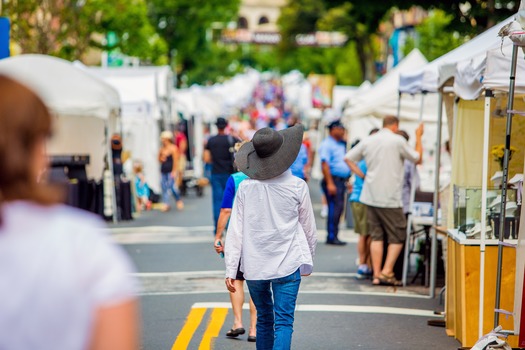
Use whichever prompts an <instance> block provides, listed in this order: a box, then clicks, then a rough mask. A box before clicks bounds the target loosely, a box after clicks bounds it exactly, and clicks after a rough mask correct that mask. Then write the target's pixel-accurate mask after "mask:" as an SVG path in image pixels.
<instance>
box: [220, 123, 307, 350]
mask: <svg viewBox="0 0 525 350" xmlns="http://www.w3.org/2000/svg"><path fill="white" fill-rule="evenodd" d="M302 138H303V127H302V126H301V125H296V126H294V127H291V128H288V129H285V130H282V131H279V132H277V131H275V130H273V129H270V128H263V129H261V130H259V131H257V132H256V133H255V135H254V137H253V140H252V142H248V143H246V144H245V145H244V146H242V147H241V149H240V150H239V152H237V155H236V158H235V162H236V164H237V167H238V168H239V170H240V171H242V172H243V173H245V174H246V175H248V176H249V179H246V180H244V181H243V182H242V183H241V184H240V185H239V188H238V190H237V194H236V198H235V202H234V206H233V208H232V215H231V218H230V224H229V227H228V232H227V236H226V243H225V262H226V286H227V288H228V290H229V291H230V292H235V286H234V284H233V281H234V280H235V276H236V274H237V268H238V266H239V261H240V262H241V268H240V269H241V271H242V272H243V273H244V278H245V279H246V282H247V284H248V289H249V291H250V296H251V297H252V299H253V302H254V303H255V306H256V308H257V341H256V344H257V349H272V348H274V347H277V348H279V349H290V348H291V342H292V332H293V321H294V311H295V304H296V300H297V294H298V292H299V285H300V282H301V276H307V275H310V274H311V273H312V270H313V257H314V254H315V247H316V244H317V233H316V225H315V218H314V213H313V209H312V203H311V201H310V193H309V191H308V186H307V185H306V182H304V180H302V179H300V178H298V177H295V176H293V175H292V173H291V171H290V170H289V168H290V166H291V165H292V163H293V162H294V161H295V159H296V158H297V155H298V153H299V149H300V147H301V143H302ZM272 294H273V297H272Z"/></svg>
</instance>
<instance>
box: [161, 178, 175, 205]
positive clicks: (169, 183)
mask: <svg viewBox="0 0 525 350" xmlns="http://www.w3.org/2000/svg"><path fill="white" fill-rule="evenodd" d="M160 184H161V187H162V202H163V203H164V204H166V205H169V204H170V192H171V193H172V194H173V197H175V200H176V201H177V202H178V201H180V194H179V191H178V190H177V188H176V187H175V180H174V179H173V176H171V173H161V178H160Z"/></svg>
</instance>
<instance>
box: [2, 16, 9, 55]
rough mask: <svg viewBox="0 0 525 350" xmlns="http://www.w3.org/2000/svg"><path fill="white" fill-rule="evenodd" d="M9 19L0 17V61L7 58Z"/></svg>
mask: <svg viewBox="0 0 525 350" xmlns="http://www.w3.org/2000/svg"><path fill="white" fill-rule="evenodd" d="M9 29H10V25H9V19H8V18H6V17H0V59H2V58H6V57H9V56H10V54H9Z"/></svg>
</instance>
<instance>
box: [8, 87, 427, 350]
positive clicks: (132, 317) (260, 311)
mask: <svg viewBox="0 0 525 350" xmlns="http://www.w3.org/2000/svg"><path fill="white" fill-rule="evenodd" d="M0 91H2V94H0V123H1V124H2V126H3V127H2V130H1V133H0V146H1V147H0V163H1V164H2V165H3V172H2V174H1V175H0V176H1V178H0V180H1V181H0V233H1V234H0V241H1V243H2V244H0V249H2V256H3V257H6V259H7V260H6V261H7V262H6V263H5V264H2V266H4V267H5V268H6V269H7V270H6V269H4V270H5V271H4V273H2V274H1V275H2V278H1V279H0V282H1V283H3V284H5V285H10V290H11V291H14V292H10V293H5V291H4V293H2V298H0V300H2V301H3V302H0V303H2V305H3V307H2V309H3V310H5V312H4V313H3V315H4V316H2V317H0V326H1V327H2V329H4V330H7V333H6V334H13V335H16V334H17V333H16V332H17V330H18V329H19V328H20V327H22V326H21V324H19V323H17V320H20V322H22V318H20V317H18V316H17V315H15V314H14V313H13V312H15V311H16V312H18V311H19V310H20V308H25V309H26V310H28V311H29V310H33V311H34V310H37V311H38V312H36V314H38V317H39V318H38V319H34V322H35V324H36V323H39V322H42V321H43V320H44V319H46V318H49V317H51V316H50V314H49V312H52V313H53V314H54V315H55V316H56V313H59V314H60V313H64V314H65V313H67V314H68V315H73V316H74V317H63V318H57V317H53V319H61V320H64V321H65V322H62V323H45V322H43V323H41V324H47V326H46V327H41V328H38V329H41V331H40V332H37V333H35V336H34V337H16V336H15V337H5V338H2V339H0V348H26V347H29V346H35V345H36V344H39V346H38V347H39V348H42V346H41V345H42V339H55V340H56V339H60V340H61V341H63V342H64V344H61V345H60V344H59V346H57V344H56V342H43V344H52V346H53V347H59V348H82V347H83V346H81V344H95V346H94V348H95V349H96V348H98V347H97V346H100V348H122V349H132V348H136V346H137V342H138V337H137V334H138V331H137V328H138V312H137V300H136V297H135V292H136V287H135V281H134V280H133V278H132V277H130V276H131V274H130V272H132V271H133V268H132V266H131V264H130V262H129V259H128V258H127V257H126V256H125V254H123V252H122V251H121V250H120V249H119V248H117V247H115V246H114V245H112V244H110V243H108V241H107V240H106V238H105V237H104V232H103V229H102V227H103V224H102V223H101V222H99V220H98V219H96V218H95V217H91V216H90V215H88V214H84V213H82V212H79V211H76V210H74V209H72V208H66V207H64V206H62V205H60V204H58V203H59V202H60V201H61V199H60V196H59V194H60V193H61V192H60V191H55V190H52V188H51V187H50V185H48V184H46V183H45V181H41V180H42V179H41V175H42V171H43V169H45V167H46V164H45V163H46V162H45V152H44V149H45V147H44V145H45V142H46V138H47V137H48V136H49V134H50V131H51V122H52V120H51V117H50V114H49V112H48V111H47V109H46V107H45V106H44V104H43V103H42V101H41V100H40V99H39V98H38V97H37V96H36V95H35V94H34V93H33V92H32V91H30V90H29V89H27V88H25V87H24V86H23V85H20V84H19V83H17V82H15V81H12V80H10V79H8V78H4V77H0ZM27 106H29V107H27ZM243 125H244V126H245V127H243ZM215 126H216V128H217V134H216V135H213V136H211V137H209V138H208V139H207V140H206V146H205V152H204V154H203V158H204V159H203V160H204V162H205V163H207V164H210V184H211V189H212V206H213V221H214V236H215V239H214V249H215V251H216V252H217V253H218V254H221V255H222V256H223V257H224V261H225V269H226V273H225V277H226V279H225V284H226V288H227V290H228V291H229V293H230V299H231V303H232V309H233V313H234V322H233V325H232V327H231V329H230V330H229V331H228V332H227V333H226V336H227V337H232V338H236V337H238V336H240V335H242V334H245V333H246V330H245V328H244V325H243V322H242V306H243V304H244V301H245V294H244V290H243V285H244V281H246V284H247V286H248V289H249V291H250V327H249V330H248V338H247V340H248V341H250V342H256V344H257V348H258V349H271V348H279V349H290V347H291V342H292V332H293V323H294V310H295V303H296V299H297V295H298V291H299V285H300V283H301V278H302V276H303V277H304V276H308V275H310V274H311V273H312V271H313V262H314V256H315V250H316V245H317V231H316V230H317V228H316V227H317V225H316V223H315V218H314V212H313V206H312V203H311V198H310V193H309V187H308V185H307V181H309V180H310V171H311V167H312V163H313V158H314V156H315V155H316V153H317V154H318V157H319V159H320V163H321V169H322V175H323V179H322V181H321V188H322V191H323V193H324V196H325V200H326V205H327V217H326V229H327V237H326V244H328V245H334V246H341V245H345V244H346V243H345V242H344V241H343V240H341V239H340V237H339V226H340V222H341V215H342V213H343V210H344V207H345V200H346V194H347V192H350V196H349V206H350V207H351V209H352V213H353V215H354V222H355V231H356V232H357V233H358V234H360V239H359V243H358V255H359V266H358V273H357V276H358V278H360V279H364V278H371V280H372V284H373V285H379V284H381V285H400V282H399V280H398V279H396V276H395V274H394V264H395V263H396V261H397V259H398V257H399V255H400V252H401V250H402V247H403V244H404V242H405V240H406V218H405V215H406V205H405V209H404V205H403V199H406V198H407V195H406V192H407V190H408V191H409V190H410V188H411V186H416V185H414V184H412V183H411V181H412V180H413V179H416V181H417V176H412V174H413V173H415V172H416V171H415V166H414V164H418V163H420V162H421V160H422V151H423V150H422V143H421V139H422V135H423V126H422V125H421V126H419V128H418V129H417V130H416V133H415V149H413V148H411V147H410V146H409V144H408V142H407V141H408V135H407V134H406V133H404V132H403V131H401V130H399V120H398V119H397V118H396V117H385V118H384V120H383V127H382V128H381V129H379V130H377V129H376V130H372V131H371V132H370V135H369V136H368V137H366V138H365V139H363V140H361V141H360V142H356V143H355V144H354V145H353V147H352V148H351V149H350V150H347V144H346V134H347V130H346V129H345V126H344V124H343V123H342V122H341V121H340V120H334V121H332V122H331V123H329V125H328V136H327V137H326V138H325V139H324V140H323V141H322V143H321V144H320V147H319V149H318V150H317V152H315V151H316V149H315V147H314V146H313V145H315V144H316V143H317V142H316V140H315V142H314V143H312V142H311V141H312V140H311V139H310V138H309V137H308V133H307V131H305V127H304V126H303V125H302V124H301V123H300V120H299V118H297V116H296V115H294V114H293V113H289V112H288V111H287V109H286V107H285V99H284V96H283V93H282V88H281V86H280V84H279V82H278V81H270V82H266V83H265V84H262V85H261V86H260V87H258V89H256V91H255V93H254V99H253V103H252V104H251V105H250V106H248V107H247V108H246V109H245V110H244V111H243V113H241V117H238V116H237V117H232V118H229V120H227V119H225V118H218V119H217V120H216V122H215ZM315 130H316V125H314V126H313V128H312V131H315ZM182 131H183V130H182V129H179V128H177V129H176V130H175V133H173V132H172V131H163V132H162V133H161V134H160V144H161V147H160V150H159V153H158V161H159V167H160V170H161V174H162V177H161V181H162V196H161V198H162V202H163V206H162V207H161V210H163V211H168V210H169V209H170V203H171V201H172V199H171V198H170V196H173V197H174V201H175V204H176V207H177V209H179V210H183V208H184V203H183V201H182V199H181V195H180V193H179V191H178V186H180V183H181V179H182V176H183V172H184V169H185V168H186V165H185V154H186V150H187V147H188V142H187V139H186V137H185V136H184V133H183V132H182ZM312 135H315V136H314V137H317V134H316V133H312ZM112 146H114V147H112V148H113V150H114V151H115V152H113V162H114V166H115V167H114V171H117V172H118V173H119V174H120V173H122V172H123V165H122V159H121V152H120V151H121V150H122V144H121V140H120V138H118V137H113V138H112ZM119 150H120V151H119ZM21 160H22V161H21ZM133 173H134V175H135V179H134V181H133V183H134V186H135V193H136V197H137V206H138V207H139V208H140V209H143V210H149V209H150V208H151V205H152V203H151V202H152V200H151V190H150V189H149V186H148V184H147V182H146V180H145V176H144V173H143V167H142V164H141V163H140V162H136V163H135V164H134V167H133ZM351 177H353V181H352V185H350V182H349V179H350V178H351ZM28 212H29V213H31V217H32V220H31V221H30V222H27V220H24V217H25V215H27V213H28ZM37 232H38V235H37V234H36V233H37ZM72 232H75V234H74V235H71V233H72ZM385 242H386V243H387V244H388V245H387V247H386V249H385ZM42 247H47V248H46V249H42ZM93 247H96V251H97V254H96V255H93V254H92V253H91V251H92V248H93ZM384 252H386V257H385V259H383V254H384ZM57 254H59V255H60V254H62V255H63V257H62V258H61V259H60V260H57V259H47V258H46V256H47V255H50V256H51V255H53V256H55V257H56V255H57ZM43 262H45V263H43ZM57 263H58V264H57ZM78 263H80V265H79V264H78ZM13 266H15V267H16V268H14V269H13ZM68 266H75V271H73V270H70V269H69V270H68ZM11 271H17V275H13V274H12V273H11ZM20 271H26V272H27V274H28V275H31V276H40V275H42V276H44V275H48V274H49V272H50V271H51V272H53V271H56V272H57V271H58V272H60V273H64V274H68V273H69V274H71V273H74V274H75V276H77V277H78V278H71V279H67V281H68V283H70V285H68V286H66V288H64V289H60V288H59V289H53V288H51V289H49V290H42V288H39V287H38V286H41V285H43V284H42V283H41V280H40V279H39V278H32V279H28V280H27V281H26V280H24V279H20V278H17V276H18V274H19V273H20ZM38 271H45V273H39V272H38ZM95 275H96V276H104V277H103V278H99V277H96V278H94V277H93V276H95ZM44 284H45V283H44ZM86 285H88V286H89V288H88V289H87V290H86V288H85V286H86ZM57 288H58V287H57ZM35 290H38V291H39V293H43V295H45V296H46V297H42V298H30V297H28V296H27V297H26V294H27V293H31V291H35ZM24 293H25V294H24ZM27 300H31V303H29V304H27V305H25V304H24V305H25V306H24V307H22V305H21V304H20V303H21V302H24V303H27ZM65 301H69V302H65ZM13 305H14V306H15V307H13ZM10 310H11V311H10ZM6 315H7V317H5V316H6ZM40 318H42V319H40ZM72 319H74V322H72V321H71V320H72ZM7 320H9V322H7ZM24 320H25V318H24ZM108 320H112V322H111V324H109V323H108ZM113 321H114V322H113ZM24 322H25V321H24ZM113 328H118V329H119V331H118V332H113ZM108 329H109V330H110V331H108ZM10 330H12V332H11V331H10ZM64 332H66V333H67V334H68V336H67V337H63V336H62V337H56V336H55V335H56V334H59V333H60V334H62V335H63V334H64ZM115 335H119V336H115ZM18 342H22V343H18Z"/></svg>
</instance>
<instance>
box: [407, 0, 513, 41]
mask: <svg viewBox="0 0 525 350" xmlns="http://www.w3.org/2000/svg"><path fill="white" fill-rule="evenodd" d="M414 5H418V6H421V7H423V8H426V9H434V8H436V9H441V10H443V11H445V12H446V13H447V14H450V15H452V20H451V21H450V24H449V25H448V29H449V30H451V31H457V32H458V33H460V34H461V35H475V34H479V33H481V32H483V31H484V30H486V29H488V28H490V27H492V26H494V25H495V24H497V23H498V22H500V21H502V20H504V19H505V18H507V17H510V16H512V15H513V14H515V13H516V12H517V11H518V8H519V5H520V2H519V1H515V0H442V1H432V0H422V1H418V2H417V3H414Z"/></svg>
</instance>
